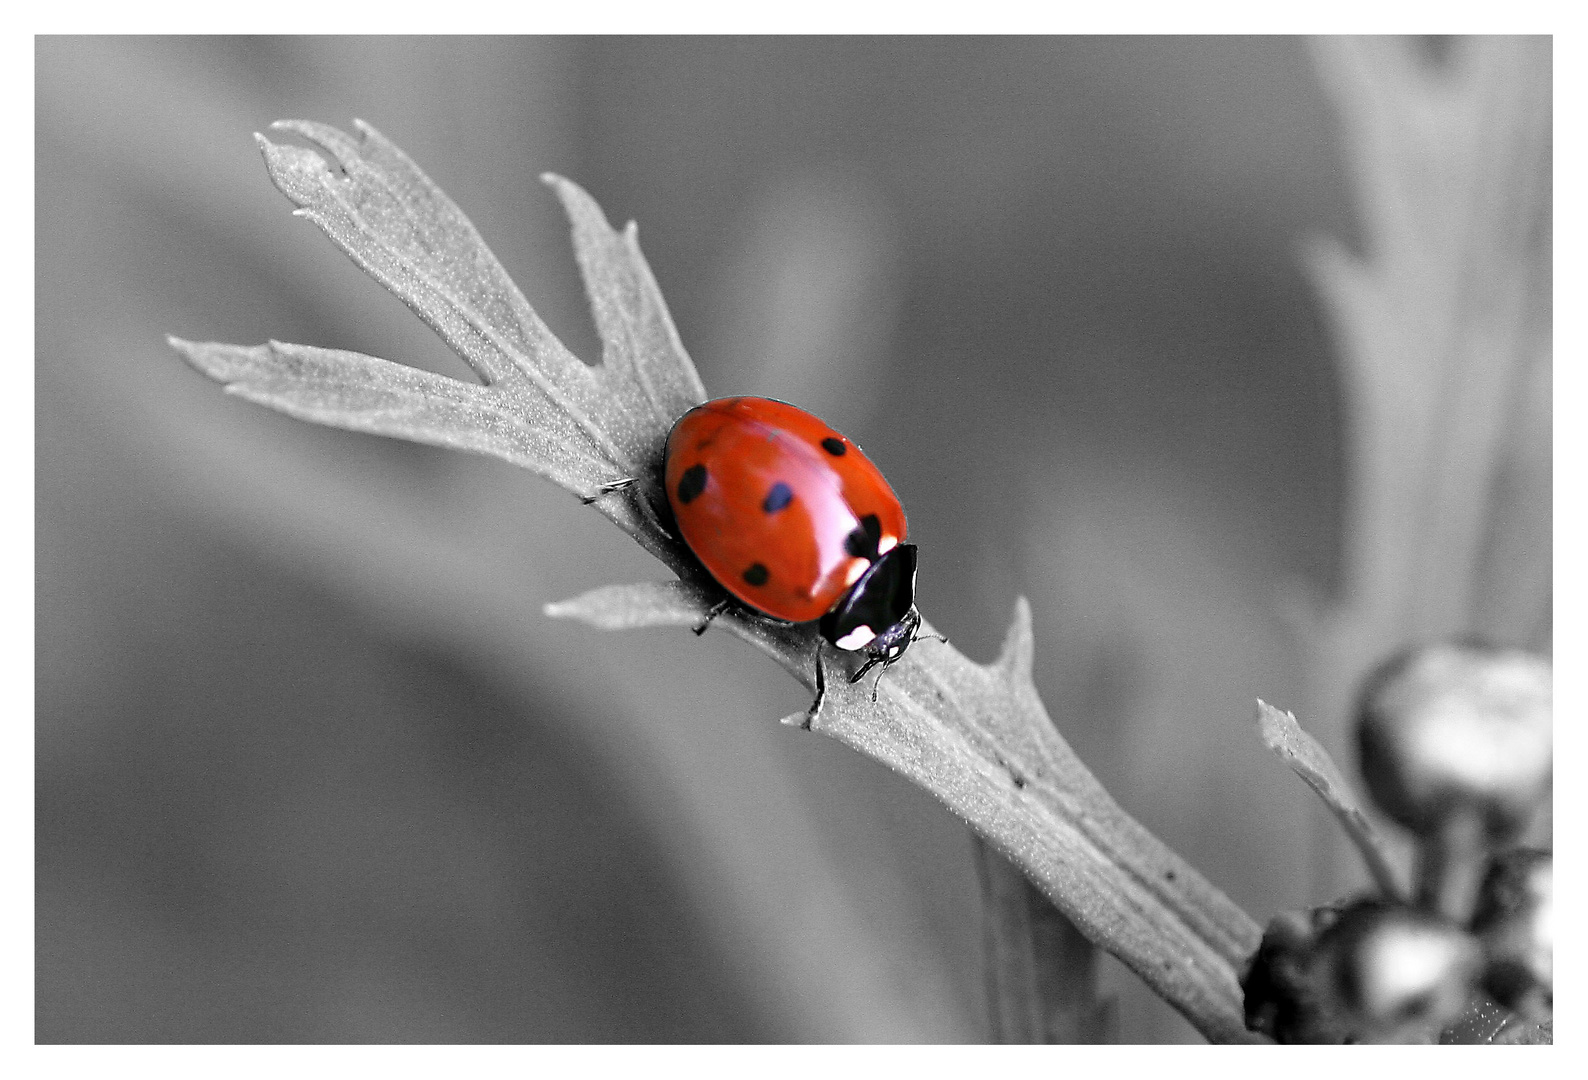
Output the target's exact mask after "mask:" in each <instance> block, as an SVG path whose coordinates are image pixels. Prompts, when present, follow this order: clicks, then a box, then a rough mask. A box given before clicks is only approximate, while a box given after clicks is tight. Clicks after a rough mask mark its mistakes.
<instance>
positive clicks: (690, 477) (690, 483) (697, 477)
mask: <svg viewBox="0 0 1588 1080" xmlns="http://www.w3.org/2000/svg"><path fill="white" fill-rule="evenodd" d="M705 490H706V467H705V466H704V465H691V466H690V467H689V468H687V469H685V470H684V475H683V476H682V477H681V478H680V479H679V481H678V501H679V502H681V503H684V504H685V505H686V506H687V505H688V504H689V501H690V500H691V499H693V498H694V497H695V496H696V495H699V494H700V493H701V492H702V491H705Z"/></svg>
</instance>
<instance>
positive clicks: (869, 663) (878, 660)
mask: <svg viewBox="0 0 1588 1080" xmlns="http://www.w3.org/2000/svg"><path fill="white" fill-rule="evenodd" d="M878 664H882V665H883V668H884V670H886V668H887V663H886V662H884V661H883V659H882V657H880V656H873V657H870V658H869V659H867V660H866V662H865V663H864V664H861V665H860V670H859V671H857V672H855V673H854V674H853V675H851V676H849V681H850V682H852V683H857V682H859V681H860V680H861V678H863V677H864V676H865V674H866V672H868V671H870V670H871V669H872V668H874V667H876V666H877V665H878ZM877 678H879V679H880V678H882V676H881V675H878V676H877Z"/></svg>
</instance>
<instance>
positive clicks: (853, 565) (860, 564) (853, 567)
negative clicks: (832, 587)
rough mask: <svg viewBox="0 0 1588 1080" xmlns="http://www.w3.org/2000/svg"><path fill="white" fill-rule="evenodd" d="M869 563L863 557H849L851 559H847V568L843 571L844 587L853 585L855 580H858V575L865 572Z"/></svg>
mask: <svg viewBox="0 0 1588 1080" xmlns="http://www.w3.org/2000/svg"><path fill="white" fill-rule="evenodd" d="M870 565H871V564H870V563H868V562H867V561H866V560H865V559H851V560H849V569H848V570H845V571H844V585H845V587H848V586H850V585H853V584H854V583H855V582H857V581H859V580H860V575H861V574H864V573H865V572H866V567H868V566H870Z"/></svg>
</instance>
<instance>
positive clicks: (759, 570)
mask: <svg viewBox="0 0 1588 1080" xmlns="http://www.w3.org/2000/svg"><path fill="white" fill-rule="evenodd" d="M771 576H772V575H771V574H770V573H768V572H767V568H766V567H764V566H762V565H761V564H760V563H751V564H750V569H748V570H746V571H745V572H744V580H745V581H748V582H749V583H750V584H751V585H765V584H766V581H767V578H769V577H771Z"/></svg>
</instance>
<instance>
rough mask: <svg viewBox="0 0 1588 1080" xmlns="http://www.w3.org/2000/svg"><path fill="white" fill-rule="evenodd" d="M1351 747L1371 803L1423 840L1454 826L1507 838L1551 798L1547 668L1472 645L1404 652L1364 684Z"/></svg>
mask: <svg viewBox="0 0 1588 1080" xmlns="http://www.w3.org/2000/svg"><path fill="white" fill-rule="evenodd" d="M1357 738H1358V745H1359V748H1360V750H1361V764H1362V774H1363V777H1364V779H1365V780H1366V781H1367V787H1368V790H1369V791H1370V792H1371V793H1372V796H1373V798H1374V800H1375V801H1376V802H1377V803H1378V804H1379V806H1380V807H1382V808H1383V809H1384V811H1385V812H1386V813H1388V814H1389V815H1390V816H1391V817H1393V818H1394V819H1395V820H1396V821H1399V822H1400V823H1401V824H1403V825H1405V826H1406V827H1407V828H1409V829H1411V830H1412V831H1413V832H1415V833H1417V834H1418V835H1419V836H1422V837H1434V836H1438V835H1439V834H1440V833H1441V832H1442V831H1443V830H1445V829H1446V828H1447V827H1448V826H1449V824H1450V822H1451V821H1452V820H1453V819H1455V818H1465V819H1470V820H1471V821H1472V824H1473V827H1474V828H1475V829H1476V830H1477V831H1479V832H1480V833H1482V834H1485V835H1487V836H1488V837H1490V838H1491V839H1503V838H1506V837H1509V836H1513V835H1514V834H1515V833H1516V832H1518V831H1519V830H1520V829H1522V828H1523V827H1524V826H1525V825H1526V824H1527V822H1528V819H1529V818H1530V817H1531V816H1532V814H1533V813H1534V811H1535V810H1536V809H1537V807H1538V806H1539V804H1540V802H1541V801H1542V799H1543V797H1544V795H1545V794H1546V792H1547V791H1548V790H1549V785H1550V779H1551V769H1552V766H1553V762H1554V723H1553V691H1552V687H1551V667H1550V664H1549V662H1548V661H1546V660H1542V659H1540V658H1538V657H1536V656H1532V655H1530V654H1528V653H1524V652H1520V651H1517V650H1498V649H1490V648H1485V647H1481V646H1476V645H1465V644H1462V645H1455V644H1451V645H1434V646H1429V647H1426V648H1421V649H1414V650H1410V651H1408V652H1406V653H1403V654H1401V655H1400V656H1397V657H1396V658H1394V659H1393V660H1391V661H1390V662H1389V663H1387V664H1385V665H1384V666H1383V667H1382V668H1380V669H1379V670H1378V671H1377V672H1375V673H1374V674H1373V675H1372V676H1371V677H1370V678H1369V679H1368V681H1367V684H1366V686H1365V687H1364V690H1363V695H1362V702H1361V708H1360V712H1359V720H1358V726H1357Z"/></svg>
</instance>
